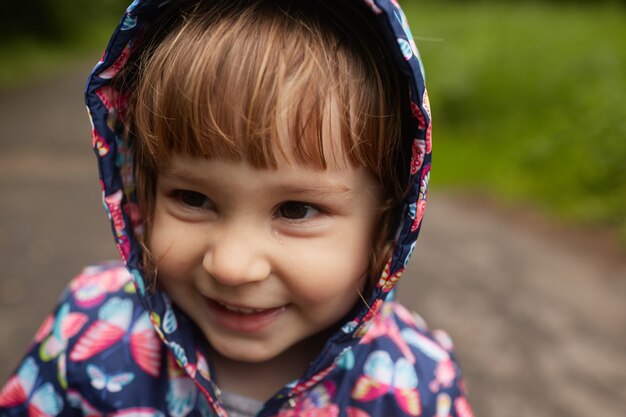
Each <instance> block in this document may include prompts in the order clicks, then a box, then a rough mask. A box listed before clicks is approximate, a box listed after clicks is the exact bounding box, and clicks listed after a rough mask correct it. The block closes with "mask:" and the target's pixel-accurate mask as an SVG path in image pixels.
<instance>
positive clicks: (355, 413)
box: [346, 407, 370, 417]
mask: <svg viewBox="0 0 626 417" xmlns="http://www.w3.org/2000/svg"><path fill="white" fill-rule="evenodd" d="M346 413H348V417H370V415H369V414H367V413H366V412H365V411H363V410H361V409H360V408H358V407H348V408H346Z"/></svg>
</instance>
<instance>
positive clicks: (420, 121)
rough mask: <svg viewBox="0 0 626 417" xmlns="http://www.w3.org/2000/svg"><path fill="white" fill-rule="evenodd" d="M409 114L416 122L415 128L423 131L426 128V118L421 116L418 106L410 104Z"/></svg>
mask: <svg viewBox="0 0 626 417" xmlns="http://www.w3.org/2000/svg"><path fill="white" fill-rule="evenodd" d="M411 113H413V117H415V119H416V120H417V128H418V129H424V128H425V127H426V118H425V117H424V115H423V114H422V110H421V109H420V108H419V106H418V105H417V104H416V103H414V102H411Z"/></svg>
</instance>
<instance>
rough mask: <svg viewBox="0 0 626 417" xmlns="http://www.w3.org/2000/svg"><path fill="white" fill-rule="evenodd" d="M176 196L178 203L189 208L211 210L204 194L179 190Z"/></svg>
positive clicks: (209, 202)
mask: <svg viewBox="0 0 626 417" xmlns="http://www.w3.org/2000/svg"><path fill="white" fill-rule="evenodd" d="M178 196H179V198H180V201H181V202H182V203H183V204H185V205H187V206H189V207H194V208H211V201H210V200H209V199H208V197H207V196H205V195H204V194H201V193H198V192H195V191H188V190H181V191H179V192H178Z"/></svg>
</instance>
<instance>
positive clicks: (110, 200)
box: [104, 190, 130, 261]
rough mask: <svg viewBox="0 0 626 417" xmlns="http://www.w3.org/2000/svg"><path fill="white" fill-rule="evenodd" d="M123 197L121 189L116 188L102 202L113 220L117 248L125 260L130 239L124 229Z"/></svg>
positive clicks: (128, 250) (128, 251)
mask: <svg viewBox="0 0 626 417" xmlns="http://www.w3.org/2000/svg"><path fill="white" fill-rule="evenodd" d="M123 198H124V193H123V192H122V190H117V191H116V192H114V193H113V194H111V195H108V196H105V197H104V204H105V205H106V208H107V211H108V213H109V217H110V218H111V220H112V221H113V227H114V229H115V234H116V236H117V245H118V249H119V251H120V254H121V255H122V259H124V261H126V260H127V259H128V256H129V254H130V241H129V240H128V236H126V232H125V231H124V228H125V227H126V222H125V221H124V214H123V212H122V208H121V204H122V199H123Z"/></svg>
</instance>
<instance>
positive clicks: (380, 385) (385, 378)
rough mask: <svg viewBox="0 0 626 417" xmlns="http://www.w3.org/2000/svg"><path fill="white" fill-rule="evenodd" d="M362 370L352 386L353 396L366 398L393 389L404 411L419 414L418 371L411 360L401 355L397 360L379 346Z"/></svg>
mask: <svg viewBox="0 0 626 417" xmlns="http://www.w3.org/2000/svg"><path fill="white" fill-rule="evenodd" d="M363 371H364V374H363V375H361V376H360V377H359V379H358V380H357V382H356V385H355V386H354V388H353V390H352V398H353V399H355V400H357V401H361V402H367V401H373V400H375V399H377V398H379V397H381V396H383V395H385V394H387V393H391V394H393V396H394V397H395V400H396V402H397V403H398V406H399V407H400V408H401V409H402V410H403V411H404V412H405V413H407V414H409V415H411V416H418V415H419V414H420V412H421V409H422V406H421V401H420V396H419V392H418V391H417V382H418V381H417V374H416V372H415V369H414V368H413V365H411V363H410V362H409V361H408V360H406V359H405V358H400V359H398V360H397V361H396V362H395V364H394V363H393V361H392V360H391V356H389V353H387V352H386V351H384V350H376V351H374V352H372V353H371V354H370V355H369V356H368V358H367V360H366V361H365V365H364V367H363Z"/></svg>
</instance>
